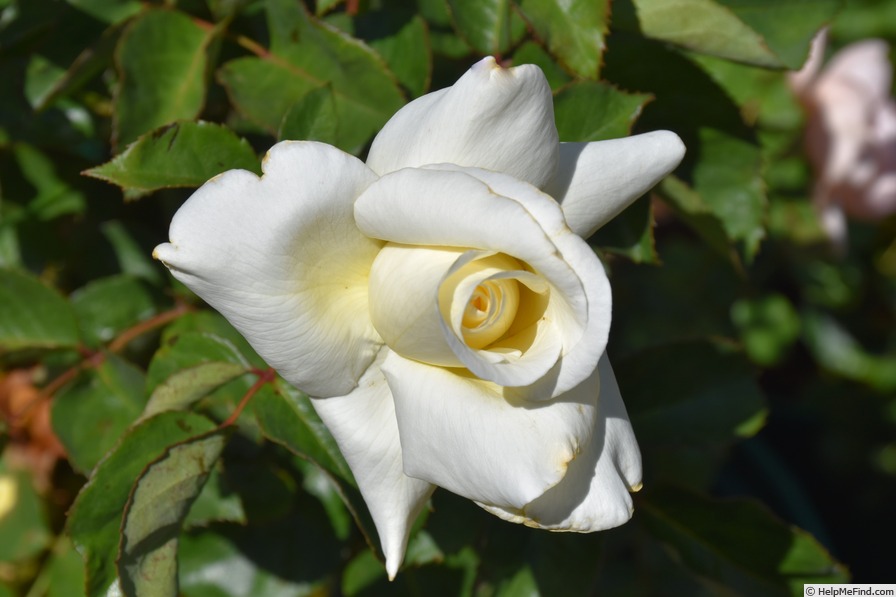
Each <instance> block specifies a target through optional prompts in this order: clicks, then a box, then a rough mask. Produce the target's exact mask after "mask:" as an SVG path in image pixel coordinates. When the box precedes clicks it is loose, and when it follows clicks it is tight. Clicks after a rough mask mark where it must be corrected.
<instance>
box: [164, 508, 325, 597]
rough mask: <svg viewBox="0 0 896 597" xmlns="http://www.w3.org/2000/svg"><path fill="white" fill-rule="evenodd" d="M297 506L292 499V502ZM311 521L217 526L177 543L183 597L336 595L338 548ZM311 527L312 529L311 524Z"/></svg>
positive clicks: (288, 520)
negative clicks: (334, 585) (335, 554)
mask: <svg viewBox="0 0 896 597" xmlns="http://www.w3.org/2000/svg"><path fill="white" fill-rule="evenodd" d="M293 501H295V499H293ZM314 522H315V521H309V520H302V519H299V520H298V521H296V520H295V518H292V519H289V518H288V519H286V520H283V519H280V520H278V521H276V523H275V524H270V525H265V526H261V525H258V524H256V525H249V526H246V527H243V526H237V525H217V526H216V527H215V528H214V529H213V530H212V529H210V530H201V531H197V532H190V533H185V534H184V535H183V536H182V537H181V538H180V553H179V554H178V557H179V559H180V562H179V564H180V566H179V567H180V591H181V593H180V594H181V595H184V597H269V596H273V597H300V596H309V597H310V596H312V595H332V594H335V592H334V591H333V586H332V582H333V581H332V577H330V576H329V575H331V574H335V570H336V569H337V566H338V565H339V561H338V557H335V558H334V554H333V551H336V553H337V554H338V551H337V550H338V546H336V547H334V546H332V541H330V540H329V537H328V535H327V531H326V529H325V528H321V527H317V526H314V525H313V523H314ZM309 523H312V524H309Z"/></svg>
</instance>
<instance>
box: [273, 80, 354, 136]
mask: <svg viewBox="0 0 896 597" xmlns="http://www.w3.org/2000/svg"><path fill="white" fill-rule="evenodd" d="M338 130H339V118H338V117H337V116H336V102H335V100H334V99H333V90H332V89H331V88H330V86H329V85H324V86H322V87H318V88H317V89H312V90H311V91H309V92H308V93H306V94H305V95H303V96H302V97H301V98H299V100H298V101H297V102H296V103H294V104H293V105H292V107H291V108H290V109H289V110H288V111H287V112H286V114H285V115H284V116H283V123H282V124H281V125H280V131H279V132H278V133H277V137H278V138H279V139H281V140H283V139H302V140H305V141H321V142H323V143H330V144H333V143H336V142H337V140H338V138H339V135H338Z"/></svg>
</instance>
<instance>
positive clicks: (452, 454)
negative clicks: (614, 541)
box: [383, 352, 597, 509]
mask: <svg viewBox="0 0 896 597" xmlns="http://www.w3.org/2000/svg"><path fill="white" fill-rule="evenodd" d="M461 371H462V370H453V371H452V370H450V369H445V368H443V367H434V366H431V365H425V364H423V363H418V362H416V361H411V360H409V359H405V358H404V357H401V356H399V355H397V354H396V353H394V352H390V354H389V355H388V356H387V358H386V361H385V363H384V364H383V372H384V373H385V374H386V379H387V380H388V382H389V387H390V388H391V389H392V396H393V399H394V401H395V413H396V416H397V418H398V430H399V433H400V435H401V446H402V448H403V457H404V470H405V473H407V474H408V475H410V476H412V477H417V478H420V479H425V480H426V481H430V482H432V483H435V484H436V485H439V486H440V487H444V488H446V489H448V490H450V491H452V492H454V493H457V494H459V495H462V496H464V497H467V498H470V499H473V500H476V501H478V502H482V503H486V504H491V505H495V506H499V507H502V508H507V509H518V508H522V507H523V506H524V505H525V504H527V503H529V502H531V501H532V500H534V499H536V498H537V497H539V496H541V495H542V494H543V493H544V492H545V491H547V490H548V489H550V488H551V487H552V486H554V485H555V484H556V483H558V482H560V480H561V479H563V477H564V475H566V472H567V467H568V466H569V463H570V462H572V461H573V460H574V459H575V458H576V457H577V456H578V454H579V452H580V451H581V450H582V449H584V448H585V447H586V446H587V444H588V443H589V442H590V440H591V434H592V430H593V428H594V424H595V417H596V415H597V412H596V408H595V407H596V404H595V403H596V401H597V394H596V393H595V392H579V391H573V392H569V393H568V394H567V395H565V396H564V397H562V398H560V399H555V400H551V401H549V402H525V403H512V402H510V401H508V400H506V399H505V398H504V397H503V395H502V390H503V388H501V387H500V386H497V385H495V384H490V383H488V382H483V381H482V380H479V379H476V378H474V377H472V376H469V375H463V374H462V373H461Z"/></svg>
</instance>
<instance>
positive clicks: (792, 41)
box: [719, 0, 843, 70]
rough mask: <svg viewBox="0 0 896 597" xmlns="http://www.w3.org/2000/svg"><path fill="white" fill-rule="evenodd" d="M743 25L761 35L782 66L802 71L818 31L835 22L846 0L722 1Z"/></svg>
mask: <svg viewBox="0 0 896 597" xmlns="http://www.w3.org/2000/svg"><path fill="white" fill-rule="evenodd" d="M719 3H720V4H722V5H724V6H725V7H727V8H728V9H730V10H731V12H733V13H734V14H735V15H736V16H737V17H738V18H739V19H740V20H741V21H743V22H744V23H746V24H747V25H748V26H749V27H751V28H752V29H753V30H754V31H756V32H758V33H759V34H760V35H761V36H762V39H763V41H764V42H765V43H766V44H768V47H769V49H770V50H771V51H772V52H774V54H775V56H776V58H777V60H778V65H780V66H784V67H786V68H788V69H791V70H796V69H799V68H800V67H801V66H802V65H803V63H804V62H805V61H806V58H807V56H808V53H809V45H810V44H811V42H812V38H813V37H815V34H816V33H818V30H819V29H821V28H822V27H824V26H825V25H827V24H828V23H830V22H831V20H832V19H833V18H834V16H835V15H837V13H838V12H839V11H840V8H841V7H842V6H843V2H842V0H791V1H789V2H775V1H774V0H763V1H760V2H756V1H754V0H719Z"/></svg>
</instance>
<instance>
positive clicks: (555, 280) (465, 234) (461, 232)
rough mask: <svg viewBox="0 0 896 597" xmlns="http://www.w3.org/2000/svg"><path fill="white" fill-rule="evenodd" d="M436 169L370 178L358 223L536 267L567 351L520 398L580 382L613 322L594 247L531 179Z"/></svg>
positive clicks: (373, 231)
mask: <svg viewBox="0 0 896 597" xmlns="http://www.w3.org/2000/svg"><path fill="white" fill-rule="evenodd" d="M439 168H444V169H439V170H436V169H414V168H408V169H405V170H400V171H398V172H393V173H391V174H387V175H386V176H384V177H382V178H381V179H380V180H378V181H377V182H376V183H374V184H372V185H371V186H370V187H369V188H368V189H367V190H366V191H365V192H364V193H363V194H362V195H361V196H360V197H359V198H358V200H357V201H356V202H355V219H356V220H357V222H358V227H359V228H360V229H361V230H362V231H363V232H364V233H365V234H367V235H369V236H372V237H374V238H380V239H384V240H389V241H393V242H398V243H404V244H412V245H428V246H455V247H474V248H476V249H484V250H489V251H497V252H501V253H506V254H508V255H510V256H512V257H516V258H517V259H520V260H521V261H523V262H525V263H526V264H528V265H529V266H531V267H532V269H533V271H534V272H535V273H536V274H539V275H541V276H543V277H544V278H545V279H546V280H547V281H548V282H549V283H550V284H551V285H552V288H553V290H552V296H553V294H554V293H556V295H557V299H558V300H552V301H551V309H552V310H551V312H550V314H549V315H550V317H551V320H552V321H551V324H552V325H554V326H556V327H557V329H558V330H559V331H560V332H561V334H562V337H563V344H564V350H563V353H562V357H561V359H560V360H559V362H558V365H557V366H556V367H555V369H554V370H553V371H552V372H551V373H549V375H547V376H545V379H544V383H543V384H539V385H537V386H536V387H531V388H528V390H529V391H528V393H527V394H526V395H525V396H523V395H520V396H519V397H520V398H526V399H532V398H535V397H537V396H538V397H541V398H550V397H552V396H556V395H557V394H560V393H563V392H566V391H567V390H569V389H571V388H573V387H575V386H576V385H578V384H579V383H580V382H581V381H582V380H584V379H585V378H586V377H588V376H589V375H590V374H591V372H592V371H593V370H594V368H595V367H596V366H597V361H598V359H599V358H600V355H601V354H603V352H604V348H605V347H606V341H607V336H608V333H609V327H610V310H611V303H612V297H611V293H610V284H609V281H608V280H607V277H606V273H605V272H604V269H603V266H602V265H601V264H600V261H599V260H598V259H597V257H596V256H595V254H594V251H593V250H591V248H590V247H589V246H588V245H587V243H585V242H584V241H583V240H582V239H581V238H579V237H578V236H576V235H575V234H573V233H572V232H571V231H570V230H569V228H568V227H567V226H566V222H565V220H564V218H563V214H562V212H561V211H560V210H559V209H558V206H557V204H556V202H554V201H553V200H552V199H551V198H550V197H548V196H547V195H545V194H544V193H542V192H540V191H539V190H538V189H536V188H534V187H533V186H531V185H529V184H526V183H524V182H520V181H518V180H516V179H514V178H512V177H509V176H506V175H503V174H499V173H496V172H488V171H484V170H479V169H473V168H461V169H456V168H457V167H456V166H453V165H440V166H439Z"/></svg>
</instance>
